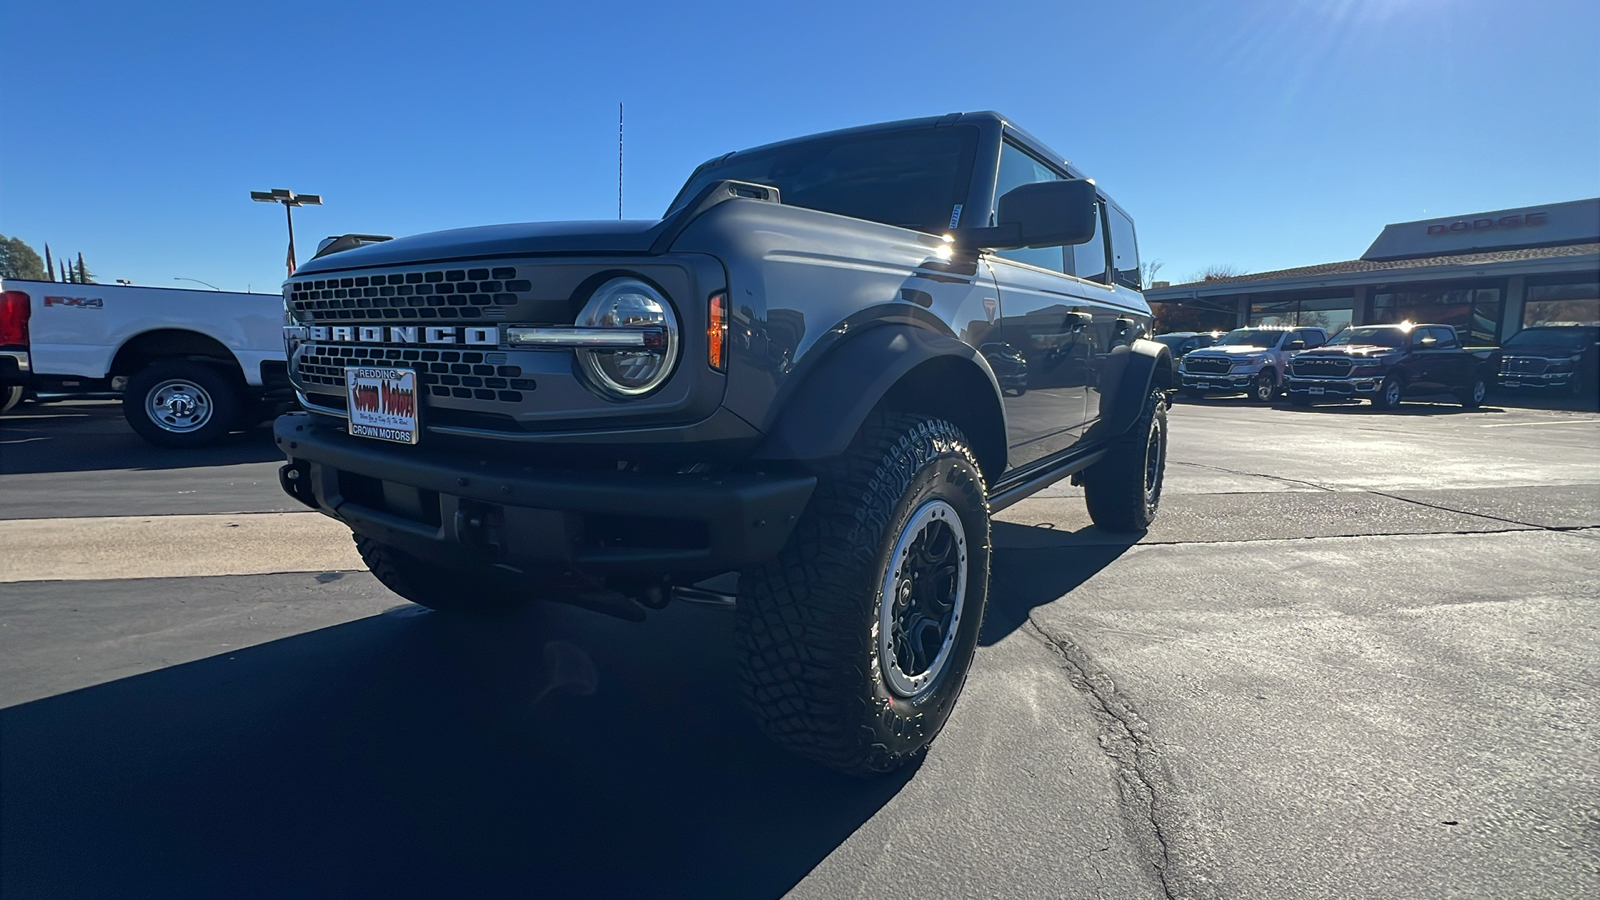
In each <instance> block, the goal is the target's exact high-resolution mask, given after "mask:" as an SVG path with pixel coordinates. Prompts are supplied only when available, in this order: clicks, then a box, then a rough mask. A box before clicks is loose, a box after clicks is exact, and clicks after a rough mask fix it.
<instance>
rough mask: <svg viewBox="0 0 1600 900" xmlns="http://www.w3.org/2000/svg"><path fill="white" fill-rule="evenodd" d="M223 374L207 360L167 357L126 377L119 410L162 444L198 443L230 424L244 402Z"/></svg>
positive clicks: (152, 440) (216, 435) (142, 434)
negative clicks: (126, 380) (126, 381)
mask: <svg viewBox="0 0 1600 900" xmlns="http://www.w3.org/2000/svg"><path fill="white" fill-rule="evenodd" d="M242 405H243V404H242V402H241V401H240V399H239V392H238V390H237V389H236V388H235V387H234V386H233V383H232V382H231V381H230V380H229V379H228V377H227V376H226V375H224V374H223V373H222V372H220V371H218V370H217V369H216V368H214V367H212V366H208V365H206V364H205V363H197V362H190V361H188V360H168V361H165V362H158V363H154V364H152V365H150V366H148V367H146V368H145V369H144V370H143V371H141V372H139V373H138V374H136V375H134V376H133V377H132V378H130V379H128V387H127V389H126V390H125V391H124V392H123V395H122V415H123V417H124V418H126V419H127V420H128V424H129V425H130V426H132V427H133V430H134V431H137V432H138V433H139V436H140V437H142V438H144V439H145V440H147V441H149V442H150V443H152V444H155V445H157V446H160V447H180V448H181V447H201V446H204V445H206V444H209V443H211V442H213V441H215V440H217V439H218V438H220V437H222V436H223V435H225V434H227V433H228V432H229V431H232V430H233V427H234V424H235V422H237V421H238V419H239V412H240V410H241V407H242Z"/></svg>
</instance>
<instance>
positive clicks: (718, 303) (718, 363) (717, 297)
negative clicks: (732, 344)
mask: <svg viewBox="0 0 1600 900" xmlns="http://www.w3.org/2000/svg"><path fill="white" fill-rule="evenodd" d="M706 362H707V363H709V364H710V365H711V368H713V369H716V370H717V371H718V372H722V371H725V370H726V369H727V366H728V295H727V294H722V293H718V294H712V295H711V303H710V304H709V306H708V307H707V310H706Z"/></svg>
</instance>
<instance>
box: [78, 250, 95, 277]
mask: <svg viewBox="0 0 1600 900" xmlns="http://www.w3.org/2000/svg"><path fill="white" fill-rule="evenodd" d="M77 276H78V277H77V278H76V279H75V280H76V281H77V282H78V283H79V284H94V276H93V275H90V274H89V267H88V266H86V265H84V264H83V254H82V253H79V254H78V272H77Z"/></svg>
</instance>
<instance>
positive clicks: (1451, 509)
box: [1362, 488, 1595, 531]
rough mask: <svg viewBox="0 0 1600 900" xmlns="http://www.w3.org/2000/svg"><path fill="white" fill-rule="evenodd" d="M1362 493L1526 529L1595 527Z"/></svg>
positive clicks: (1562, 529)
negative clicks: (1514, 516)
mask: <svg viewBox="0 0 1600 900" xmlns="http://www.w3.org/2000/svg"><path fill="white" fill-rule="evenodd" d="M1362 492H1363V493H1367V494H1373V495H1375V496H1378V497H1387V498H1389V499H1390V500H1399V501H1400V502H1402V503H1412V504H1415V505H1417V506H1422V507H1426V508H1428V509H1437V510H1439V511H1440V512H1451V513H1457V514H1459V515H1463V516H1475V517H1477V518H1479V519H1488V520H1489V521H1491V522H1504V523H1505V524H1507V525H1521V526H1524V527H1525V528H1537V529H1539V530H1540V531H1582V530H1584V529H1586V528H1593V527H1595V526H1593V525H1540V524H1539V523H1537V522H1522V521H1519V520H1517V519H1507V518H1504V517H1501V516H1495V515H1490V514H1489V513H1485V512H1473V511H1472V510H1469V509H1456V508H1454V507H1450V506H1440V505H1439V504H1437V503H1428V502H1427V501H1424V500H1414V499H1412V498H1410V497H1402V496H1400V495H1398V494H1386V493H1384V492H1383V491H1374V490H1370V489H1366V488H1363V489H1362Z"/></svg>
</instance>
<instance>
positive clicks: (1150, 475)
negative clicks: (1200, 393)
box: [1081, 391, 1167, 532]
mask: <svg viewBox="0 0 1600 900" xmlns="http://www.w3.org/2000/svg"><path fill="white" fill-rule="evenodd" d="M1166 471H1167V409H1166V404H1165V403H1163V402H1162V401H1161V393H1160V392H1159V391H1156V392H1152V393H1151V394H1150V396H1149V397H1148V398H1147V399H1146V400H1145V406H1144V413H1143V414H1142V415H1141V416H1140V417H1139V420H1138V421H1137V422H1135V423H1134V424H1133V427H1132V428H1129V429H1128V431H1127V433H1126V434H1124V435H1123V436H1122V437H1120V438H1118V439H1117V440H1116V441H1115V442H1114V443H1113V444H1112V445H1111V446H1110V448H1108V449H1107V451H1106V455H1105V456H1104V457H1103V458H1102V459H1101V460H1100V461H1099V462H1097V463H1095V464H1094V465H1092V466H1090V467H1089V468H1087V469H1084V470H1083V477H1082V479H1081V480H1082V482H1083V496H1084V500H1086V501H1087V502H1088V505H1089V518H1090V519H1092V520H1093V521H1094V524H1095V525H1097V526H1099V527H1100V528H1102V529H1104V530H1106V531H1119V532H1141V531H1144V530H1146V529H1148V528H1149V527H1150V523H1151V522H1153V521H1155V517H1156V512H1157V511H1158V510H1159V509H1160V508H1161V485H1162V482H1163V481H1164V480H1165V478H1166Z"/></svg>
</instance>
